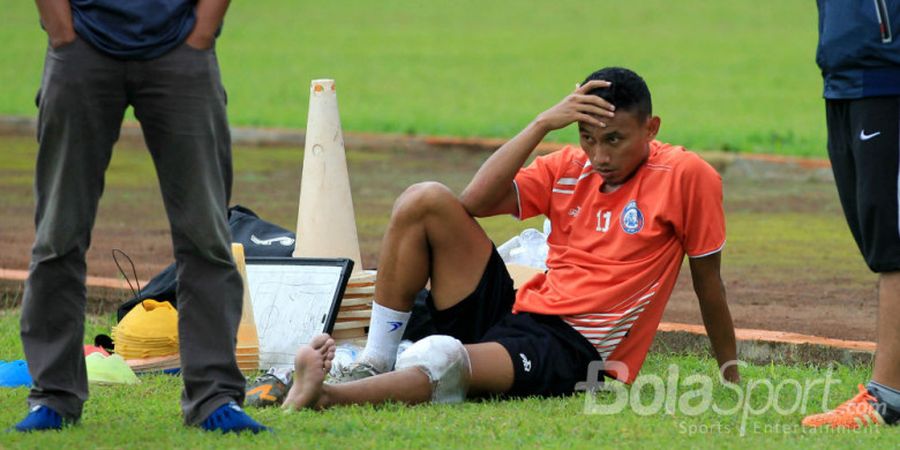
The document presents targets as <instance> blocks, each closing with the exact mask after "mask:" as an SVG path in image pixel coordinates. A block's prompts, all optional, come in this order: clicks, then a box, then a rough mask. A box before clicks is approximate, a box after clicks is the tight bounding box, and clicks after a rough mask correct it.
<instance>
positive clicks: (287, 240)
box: [250, 234, 294, 247]
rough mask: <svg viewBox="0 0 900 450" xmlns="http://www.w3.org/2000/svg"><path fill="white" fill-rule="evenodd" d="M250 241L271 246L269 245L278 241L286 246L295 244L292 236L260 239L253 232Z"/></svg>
mask: <svg viewBox="0 0 900 450" xmlns="http://www.w3.org/2000/svg"><path fill="white" fill-rule="evenodd" d="M250 242H252V243H254V244H256V245H265V246H269V245H272V244H274V243H276V242H277V243H279V244H281V245H283V246H285V247H290V246H292V245H294V238H292V237H290V236H279V237H273V238H271V239H260V238H258V237H256V236H254V235H252V234H251V235H250Z"/></svg>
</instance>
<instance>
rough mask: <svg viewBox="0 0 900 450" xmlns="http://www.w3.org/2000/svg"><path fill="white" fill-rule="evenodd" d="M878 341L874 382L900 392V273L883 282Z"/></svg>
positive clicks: (887, 276)
mask: <svg viewBox="0 0 900 450" xmlns="http://www.w3.org/2000/svg"><path fill="white" fill-rule="evenodd" d="M877 339H878V349H877V350H876V351H875V363H874V368H873V370H872V379H873V380H875V381H877V382H878V383H881V384H883V385H885V386H888V387H891V388H894V389H900V272H888V273H882V274H881V277H880V278H879V282H878V332H877Z"/></svg>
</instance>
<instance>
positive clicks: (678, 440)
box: [0, 311, 900, 449]
mask: <svg viewBox="0 0 900 450" xmlns="http://www.w3.org/2000/svg"><path fill="white" fill-rule="evenodd" d="M17 317H18V313H17V312H16V311H6V312H2V313H0V346H2V348H3V349H5V350H6V351H12V352H13V353H12V354H9V353H7V354H6V355H5V356H6V357H7V358H20V357H21V355H22V353H21V345H19V344H18V333H17V328H18V327H17V326H16V325H17ZM111 323H112V319H111V318H109V317H95V316H92V317H90V320H89V326H88V330H87V333H86V336H87V337H90V336H93V333H97V332H107V331H108V330H109V328H108V327H109V325H110V324H111ZM87 340H89V339H87ZM672 365H675V366H676V367H677V369H673V367H672ZM642 374H643V375H647V376H648V379H650V378H658V379H662V380H670V379H673V378H672V377H674V379H675V380H676V382H675V383H668V384H666V385H665V386H666V387H667V389H668V388H669V387H670V386H676V388H674V389H672V390H671V392H672V393H671V394H670V391H669V390H666V391H665V395H666V396H671V398H673V399H675V402H672V403H667V402H668V401H669V400H663V401H662V403H660V402H659V400H658V399H659V398H661V396H662V395H663V390H661V389H659V388H655V387H653V385H652V384H650V383H644V386H643V388H641V389H640V394H636V391H637V390H636V389H632V390H631V391H630V392H629V393H628V397H627V406H626V407H625V408H624V409H623V411H622V412H620V413H616V414H609V415H602V414H588V413H587V412H588V411H595V412H596V411H597V410H596V409H594V408H592V407H588V406H586V405H588V403H587V400H588V398H587V396H588V394H578V395H575V396H572V397H569V398H560V399H546V400H541V399H534V398H532V399H524V400H509V401H499V400H489V401H483V402H469V403H465V404H462V405H423V406H417V407H404V406H401V405H387V406H382V407H370V406H356V407H341V408H335V409H332V410H329V411H326V412H311V411H307V412H299V413H290V414H288V413H284V412H283V411H281V410H280V409H278V408H270V409H249V410H248V411H249V412H250V413H251V414H252V415H253V416H254V417H255V418H257V419H258V420H260V421H261V422H263V423H265V424H267V425H269V426H272V427H274V429H275V431H276V432H275V433H274V434H270V435H263V436H237V437H236V436H226V437H222V436H217V435H210V434H206V433H203V432H201V431H198V430H195V429H189V428H185V427H183V426H182V425H181V418H180V413H179V412H178V398H179V395H180V389H181V380H180V378H177V377H172V376H168V375H147V376H142V377H141V379H142V382H141V383H140V384H139V385H136V386H92V387H91V399H90V401H89V402H88V403H87V404H86V408H85V412H84V416H83V420H82V422H81V424H80V425H79V426H76V427H74V428H70V429H68V430H65V431H63V432H58V433H57V432H53V433H44V434H38V435H28V436H23V435H18V434H7V433H0V448H12V447H17V448H18V447H22V448H63V447H64V448H426V447H427V448H531V447H546V448H566V449H568V448H597V447H603V448H610V447H615V448H661V447H666V448H761V447H764V448H788V447H790V448H795V447H798V446H804V447H815V448H848V447H855V448H890V447H891V446H893V445H895V444H896V442H897V439H898V437H900V428H890V429H887V428H881V429H869V430H868V431H864V432H846V431H845V432H823V431H819V432H810V431H803V430H802V429H800V428H799V426H798V423H799V421H800V419H801V418H802V417H803V415H804V414H803V412H802V411H803V408H804V405H805V408H806V409H805V411H807V412H809V413H812V412H818V411H820V410H821V408H822V401H823V398H825V400H826V404H827V405H828V407H834V406H835V405H837V404H838V403H840V402H842V401H843V400H845V399H846V398H848V397H849V396H850V395H852V394H853V393H855V389H856V388H855V386H856V383H858V382H860V381H863V380H867V379H868V377H869V375H870V373H869V371H868V369H866V368H860V367H848V366H840V365H838V366H834V368H833V369H832V370H831V371H830V372H829V371H828V370H827V369H816V368H812V367H802V366H787V367H786V366H775V365H770V366H750V367H745V368H744V369H743V371H742V374H743V377H744V380H743V383H742V386H741V387H740V388H739V389H738V391H739V392H740V393H739V392H738V391H736V390H735V389H734V388H728V387H724V386H722V385H721V384H718V382H716V383H714V384H713V385H712V390H711V394H712V395H711V398H710V401H711V403H710V404H711V405H715V407H718V408H719V409H720V410H722V413H721V414H719V413H716V412H715V410H714V409H712V407H711V408H710V410H707V411H705V412H701V413H699V414H694V412H692V411H690V409H688V408H683V407H681V406H677V407H673V408H672V409H671V411H674V412H673V413H668V412H667V411H670V410H669V409H667V408H668V406H666V405H669V404H671V405H680V404H681V402H685V404H687V405H689V406H691V405H693V406H695V407H698V408H700V407H699V406H697V405H700V404H701V403H702V400H698V399H697V398H686V397H687V396H688V395H689V394H688V393H689V392H691V391H692V390H694V389H696V384H695V382H694V381H692V379H691V378H689V377H691V376H698V377H699V376H708V377H715V376H716V373H715V361H714V360H712V359H710V358H698V357H694V356H677V355H671V354H651V355H650V357H649V358H648V361H647V363H646V364H645V366H644V369H643V371H642ZM826 377H830V379H831V380H833V384H831V388H830V390H829V392H828V395H827V396H826V395H825V389H824V383H819V384H813V382H812V381H813V380H825V379H826ZM792 380H793V381H792ZM767 381H768V382H770V383H771V384H772V386H774V387H775V388H774V389H772V388H766V387H765V383H766V382H767ZM794 382H796V383H797V384H794ZM638 383H640V382H638ZM778 386H782V388H779V387H778ZM797 386H803V387H804V389H805V387H806V386H810V387H811V388H810V389H809V390H808V392H809V394H808V395H806V396H803V395H799V394H798V392H800V391H799V390H798V388H797ZM657 392H658V393H657ZM748 392H749V393H750V394H749V395H748V394H747V393H748ZM26 395H27V389H25V388H16V389H0V426H3V427H6V426H8V425H11V424H13V423H15V422H16V421H17V420H19V419H21V417H22V415H23V414H24V412H25V409H26V408H25V403H24V399H25V397H26ZM619 395H622V394H619ZM590 398H591V399H593V401H594V402H596V403H595V404H599V405H612V404H614V402H615V400H616V398H617V397H615V396H614V394H595V395H594V396H591V397H590ZM619 398H625V397H619ZM667 398H669V397H667ZM748 399H749V400H748ZM634 405H638V406H634ZM654 405H662V406H658V407H655V406H654ZM642 408H646V409H642ZM700 410H702V408H701V409H700ZM892 443H893V444H892Z"/></svg>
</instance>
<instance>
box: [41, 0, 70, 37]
mask: <svg viewBox="0 0 900 450" xmlns="http://www.w3.org/2000/svg"><path fill="white" fill-rule="evenodd" d="M35 3H36V4H37V8H38V13H39V14H40V15H41V24H42V25H43V26H44V30H46V31H47V36H48V37H49V38H50V47H53V48H59V47H62V46H63V45H66V44H69V43H71V42H72V41H74V40H75V38H76V35H75V27H74V26H73V25H72V6H71V5H69V0H35Z"/></svg>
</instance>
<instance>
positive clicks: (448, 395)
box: [395, 335, 472, 403]
mask: <svg viewBox="0 0 900 450" xmlns="http://www.w3.org/2000/svg"><path fill="white" fill-rule="evenodd" d="M410 367H415V368H417V369H419V370H421V371H422V372H424V373H425V375H427V376H428V379H429V380H431V389H432V391H431V392H432V394H431V401H432V402H435V403H459V402H462V401H463V400H465V398H466V392H467V391H468V388H469V379H470V378H471V375H472V374H471V364H470V362H469V353H468V352H467V351H466V348H465V346H463V343H462V342H460V341H459V340H457V339H455V338H453V337H450V336H444V335H433V336H428V337H426V338H425V339H422V340H420V341H418V342H416V343H415V344H413V345H411V346H410V347H409V348H408V349H406V351H404V352H403V353H401V354H400V357H399V358H397V363H396V365H395V368H396V370H400V369H407V368H410Z"/></svg>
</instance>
